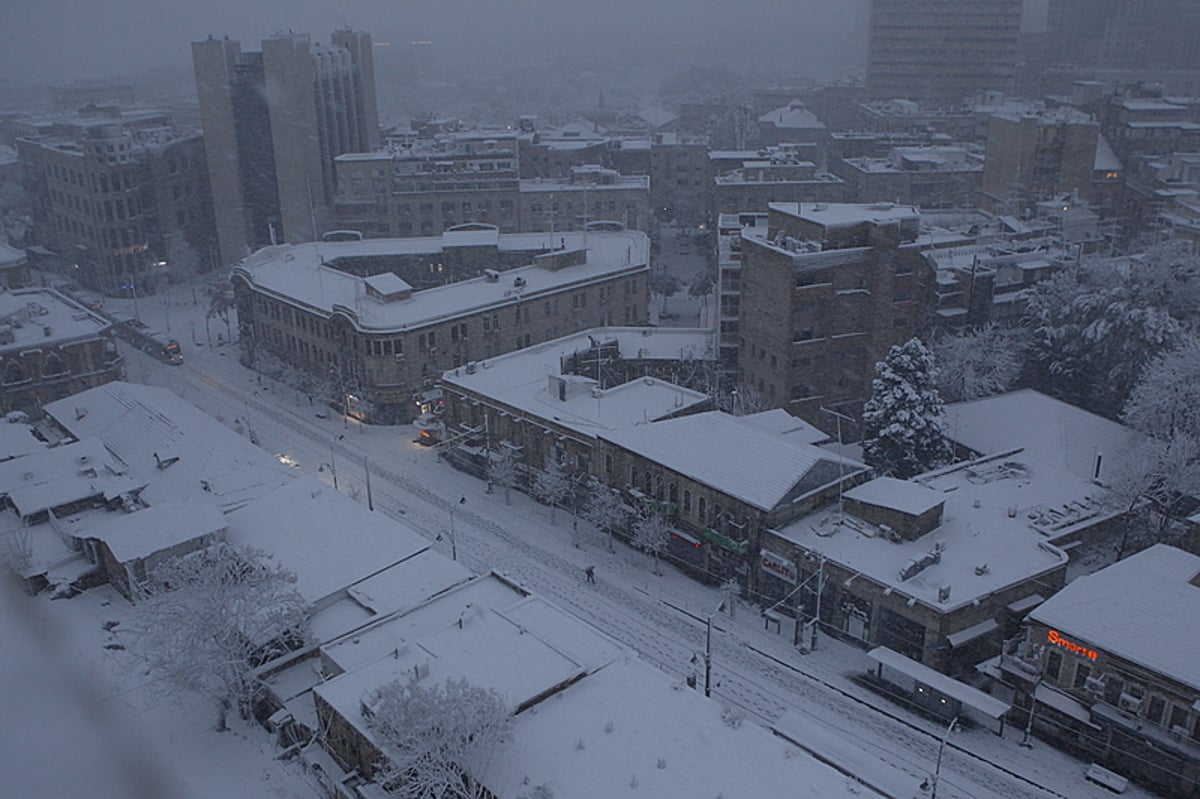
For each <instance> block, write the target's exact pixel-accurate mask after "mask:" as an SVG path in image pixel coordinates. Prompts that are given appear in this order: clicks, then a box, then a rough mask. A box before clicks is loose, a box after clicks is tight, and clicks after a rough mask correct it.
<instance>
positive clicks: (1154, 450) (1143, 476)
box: [1104, 433, 1200, 560]
mask: <svg viewBox="0 0 1200 799" xmlns="http://www.w3.org/2000/svg"><path fill="white" fill-rule="evenodd" d="M1108 489H1109V490H1108V492H1107V494H1106V495H1105V498H1104V502H1105V504H1106V505H1107V506H1108V507H1109V508H1110V509H1111V510H1113V511H1116V512H1118V513H1121V514H1122V516H1123V524H1122V529H1121V538H1120V540H1119V542H1118V543H1117V547H1116V558H1117V560H1120V559H1121V558H1123V557H1125V556H1126V555H1127V554H1129V553H1130V552H1136V551H1139V550H1141V549H1145V548H1146V547H1147V546H1150V545H1151V544H1154V543H1158V542H1161V541H1165V539H1166V538H1167V536H1168V533H1169V531H1170V529H1171V527H1172V525H1174V524H1175V523H1176V522H1177V521H1178V520H1179V519H1180V518H1181V517H1182V516H1183V515H1184V511H1190V510H1191V509H1192V508H1193V507H1194V502H1195V499H1194V498H1196V497H1200V439H1198V438H1196V437H1194V436H1191V435H1188V434H1186V433H1180V434H1177V435H1175V436H1174V437H1173V438H1171V439H1169V440H1160V439H1153V438H1150V439H1146V440H1145V441H1143V442H1142V443H1141V444H1139V445H1138V446H1136V447H1134V448H1133V449H1132V450H1131V451H1130V452H1127V453H1125V454H1124V455H1123V456H1122V458H1121V459H1120V460H1119V461H1118V462H1117V467H1116V469H1115V470H1114V474H1113V477H1112V479H1111V480H1110V481H1109V485H1108Z"/></svg>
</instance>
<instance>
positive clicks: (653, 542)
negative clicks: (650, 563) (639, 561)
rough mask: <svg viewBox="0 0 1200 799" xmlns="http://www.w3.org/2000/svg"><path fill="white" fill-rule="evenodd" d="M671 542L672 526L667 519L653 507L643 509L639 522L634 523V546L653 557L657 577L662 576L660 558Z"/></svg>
mask: <svg viewBox="0 0 1200 799" xmlns="http://www.w3.org/2000/svg"><path fill="white" fill-rule="evenodd" d="M670 540H671V525H670V523H669V522H668V521H667V519H666V517H664V516H663V515H662V514H661V513H659V512H658V511H657V510H656V509H654V508H652V507H649V506H647V507H644V508H642V511H641V513H640V514H639V515H638V519H637V521H635V522H634V523H633V545H634V546H635V547H637V548H638V549H640V550H642V551H644V552H648V553H650V555H651V556H653V558H654V573H655V574H657V575H662V567H661V566H660V565H659V561H658V557H659V555H661V554H662V553H663V552H664V551H665V550H666V548H667V543H668V542H669V541H670Z"/></svg>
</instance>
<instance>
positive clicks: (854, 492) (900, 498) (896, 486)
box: [844, 477, 946, 516]
mask: <svg viewBox="0 0 1200 799" xmlns="http://www.w3.org/2000/svg"><path fill="white" fill-rule="evenodd" d="M844 496H845V498H846V499H853V500H856V501H858V502H862V503H865V504H867V505H878V506H879V507H881V508H890V509H892V510H897V511H900V512H901V513H906V514H909V515H911V516H920V515H921V514H922V513H926V512H928V511H931V510H933V509H934V508H936V507H937V506H938V505H941V504H942V503H944V502H945V501H946V498H945V497H944V496H942V495H941V494H939V493H938V492H936V491H933V490H931V489H930V488H929V487H928V486H924V485H921V484H920V483H915V482H913V481H912V480H897V479H896V478H895V477H876V478H875V479H874V480H871V481H870V482H867V483H863V484H862V485H859V486H855V487H854V488H852V489H850V490H849V491H847V492H846V493H845V494H844Z"/></svg>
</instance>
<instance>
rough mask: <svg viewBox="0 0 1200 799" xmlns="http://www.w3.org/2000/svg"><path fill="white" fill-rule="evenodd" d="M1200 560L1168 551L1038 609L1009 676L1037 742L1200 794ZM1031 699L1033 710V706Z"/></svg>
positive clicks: (1005, 661) (1002, 665)
mask: <svg viewBox="0 0 1200 799" xmlns="http://www.w3.org/2000/svg"><path fill="white" fill-rule="evenodd" d="M1198 613H1200V557H1197V556H1196V555H1193V554H1190V553H1187V552H1184V551H1182V550H1179V549H1175V548H1173V547H1170V546H1167V545H1165V544H1158V545H1155V546H1154V547H1151V548H1150V549H1147V550H1144V551H1142V552H1140V553H1138V554H1136V555H1133V556H1131V557H1129V558H1126V559H1125V560H1122V561H1119V562H1117V563H1115V564H1113V565H1111V566H1108V567H1106V568H1104V569H1101V570H1100V571H1098V572H1096V573H1095V574H1091V575H1087V576H1085V577H1080V578H1079V579H1077V580H1075V581H1073V582H1072V583H1071V584H1070V585H1068V586H1067V587H1066V588H1064V589H1063V590H1062V591H1060V592H1059V593H1058V594H1056V595H1055V596H1053V597H1050V598H1049V599H1048V600H1046V601H1045V602H1044V603H1042V604H1041V605H1039V606H1038V607H1037V608H1035V609H1034V610H1033V611H1032V612H1031V613H1030V614H1029V618H1028V621H1027V623H1026V629H1025V636H1024V639H1023V640H1022V641H1021V642H1020V645H1019V646H1018V647H1017V648H1015V649H1014V650H1013V651H1011V652H1007V653H1005V654H1004V656H1002V657H1001V658H1000V660H999V670H1000V678H1001V679H1002V680H1003V681H1004V682H1005V683H1006V684H1008V685H1009V686H1010V687H1011V688H1012V689H1013V690H1014V691H1015V692H1016V695H1017V697H1018V700H1019V703H1020V704H1022V705H1023V706H1024V707H1025V708H1026V709H1028V708H1030V707H1031V706H1032V713H1033V718H1032V720H1031V721H1030V722H1029V724H1030V726H1031V727H1032V729H1033V730H1034V731H1035V732H1037V733H1038V735H1039V736H1041V737H1044V738H1047V739H1049V740H1051V741H1053V742H1055V743H1056V744H1058V745H1059V746H1062V747H1063V748H1065V749H1067V750H1068V751H1070V752H1072V753H1074V754H1076V755H1077V756H1079V757H1081V758H1084V761H1085V762H1087V761H1089V760H1090V761H1094V762H1098V763H1101V764H1103V765H1105V766H1107V767H1108V768H1109V769H1111V770H1113V771H1115V772H1117V773H1118V774H1121V775H1124V776H1126V777H1129V778H1132V779H1134V780H1135V781H1137V782H1140V783H1142V784H1144V785H1146V786H1147V787H1150V788H1152V789H1153V790H1155V791H1156V792H1161V793H1162V794H1164V795H1171V796H1180V797H1194V796H1197V795H1200V672H1198V671H1197V668H1196V663H1197V662H1198V659H1200V644H1198V642H1200V639H1198V638H1197V637H1196V636H1195V635H1190V634H1188V633H1186V632H1185V629H1184V628H1186V627H1187V625H1188V622H1187V621H1186V620H1188V619H1195V618H1196V616H1197V614H1198ZM1031 700H1032V702H1031Z"/></svg>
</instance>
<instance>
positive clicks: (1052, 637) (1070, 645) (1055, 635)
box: [1046, 630, 1100, 660]
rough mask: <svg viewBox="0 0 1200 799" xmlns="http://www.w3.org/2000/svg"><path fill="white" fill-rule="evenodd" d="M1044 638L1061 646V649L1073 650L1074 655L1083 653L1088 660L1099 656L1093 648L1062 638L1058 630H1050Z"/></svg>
mask: <svg viewBox="0 0 1200 799" xmlns="http://www.w3.org/2000/svg"><path fill="white" fill-rule="evenodd" d="M1046 640H1047V641H1049V642H1050V643H1052V644H1054V645H1055V646H1061V647H1062V648H1063V649H1066V650H1068V651H1070V652H1074V653H1075V654H1076V655H1083V656H1084V657H1085V658H1087V659H1088V660H1095V659H1096V658H1098V657H1100V655H1099V653H1097V652H1096V650H1095V649H1088V648H1087V647H1086V646H1082V645H1080V644H1077V643H1075V642H1074V641H1071V640H1069V639H1067V638H1063V637H1062V633H1060V632H1059V631H1058V630H1051V631H1050V632H1048V633H1046Z"/></svg>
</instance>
